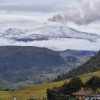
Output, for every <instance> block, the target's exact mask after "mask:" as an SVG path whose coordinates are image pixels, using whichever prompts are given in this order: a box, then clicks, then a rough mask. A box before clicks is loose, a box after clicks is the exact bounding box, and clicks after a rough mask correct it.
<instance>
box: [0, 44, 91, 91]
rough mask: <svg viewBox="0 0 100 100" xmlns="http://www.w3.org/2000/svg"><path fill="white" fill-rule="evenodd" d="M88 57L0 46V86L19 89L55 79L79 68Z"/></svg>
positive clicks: (29, 48)
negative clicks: (62, 55) (66, 55)
mask: <svg viewBox="0 0 100 100" xmlns="http://www.w3.org/2000/svg"><path fill="white" fill-rule="evenodd" d="M87 59H89V57H74V56H68V57H66V58H62V57H61V56H60V55H59V54H58V53H56V52H55V51H52V50H50V49H46V48H39V47H29V46H25V47H21V46H1V47H0V87H1V89H4V88H16V87H17V88H20V87H22V86H27V85H34V84H41V83H45V82H49V81H51V80H53V79H54V78H55V77H56V76H57V75H59V74H64V73H66V72H68V71H69V70H70V69H72V68H76V67H77V66H79V65H81V64H82V63H83V62H86V61H87Z"/></svg>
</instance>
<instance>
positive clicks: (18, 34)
mask: <svg viewBox="0 0 100 100" xmlns="http://www.w3.org/2000/svg"><path fill="white" fill-rule="evenodd" d="M3 45H20V46H38V47H46V48H49V49H53V50H57V51H58V50H65V49H76V50H99V49H100V35H97V34H92V33H86V32H80V31H77V30H75V29H72V28H70V27H66V26H61V25H44V26H43V25H42V26H39V27H34V28H33V29H19V28H9V29H6V30H4V32H0V46H3Z"/></svg>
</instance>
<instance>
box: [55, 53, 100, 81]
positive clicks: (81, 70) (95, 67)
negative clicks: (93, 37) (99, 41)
mask: <svg viewBox="0 0 100 100" xmlns="http://www.w3.org/2000/svg"><path fill="white" fill-rule="evenodd" d="M96 71H100V52H99V53H98V54H96V55H95V56H93V57H91V58H90V60H88V61H87V62H86V63H84V64H82V65H81V66H79V67H78V68H75V69H73V70H71V71H70V72H69V73H67V74H64V75H61V76H59V77H57V78H56V79H55V80H54V81H60V80H64V79H67V78H71V77H74V76H78V75H82V74H86V73H90V72H96Z"/></svg>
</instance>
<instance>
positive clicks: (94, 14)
mask: <svg viewBox="0 0 100 100" xmlns="http://www.w3.org/2000/svg"><path fill="white" fill-rule="evenodd" d="M78 4H79V8H78V9H77V10H71V11H66V13H65V14H57V15H54V16H53V17H52V18H49V19H48V21H51V22H60V23H68V22H73V23H75V24H77V25H88V24H91V23H94V22H97V21H100V13H99V11H100V1H98V2H95V3H94V4H92V5H91V3H89V2H83V1H82V0H78Z"/></svg>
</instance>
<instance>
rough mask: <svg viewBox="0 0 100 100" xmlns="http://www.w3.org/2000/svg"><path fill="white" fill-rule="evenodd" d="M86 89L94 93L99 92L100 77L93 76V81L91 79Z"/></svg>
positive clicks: (85, 85) (86, 84)
mask: <svg viewBox="0 0 100 100" xmlns="http://www.w3.org/2000/svg"><path fill="white" fill-rule="evenodd" d="M84 87H85V88H86V89H87V90H88V89H89V88H91V89H92V90H93V91H94V92H95V91H97V89H98V88H100V77H97V76H93V77H92V78H91V79H89V80H88V81H87V82H86V83H85V84H84Z"/></svg>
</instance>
